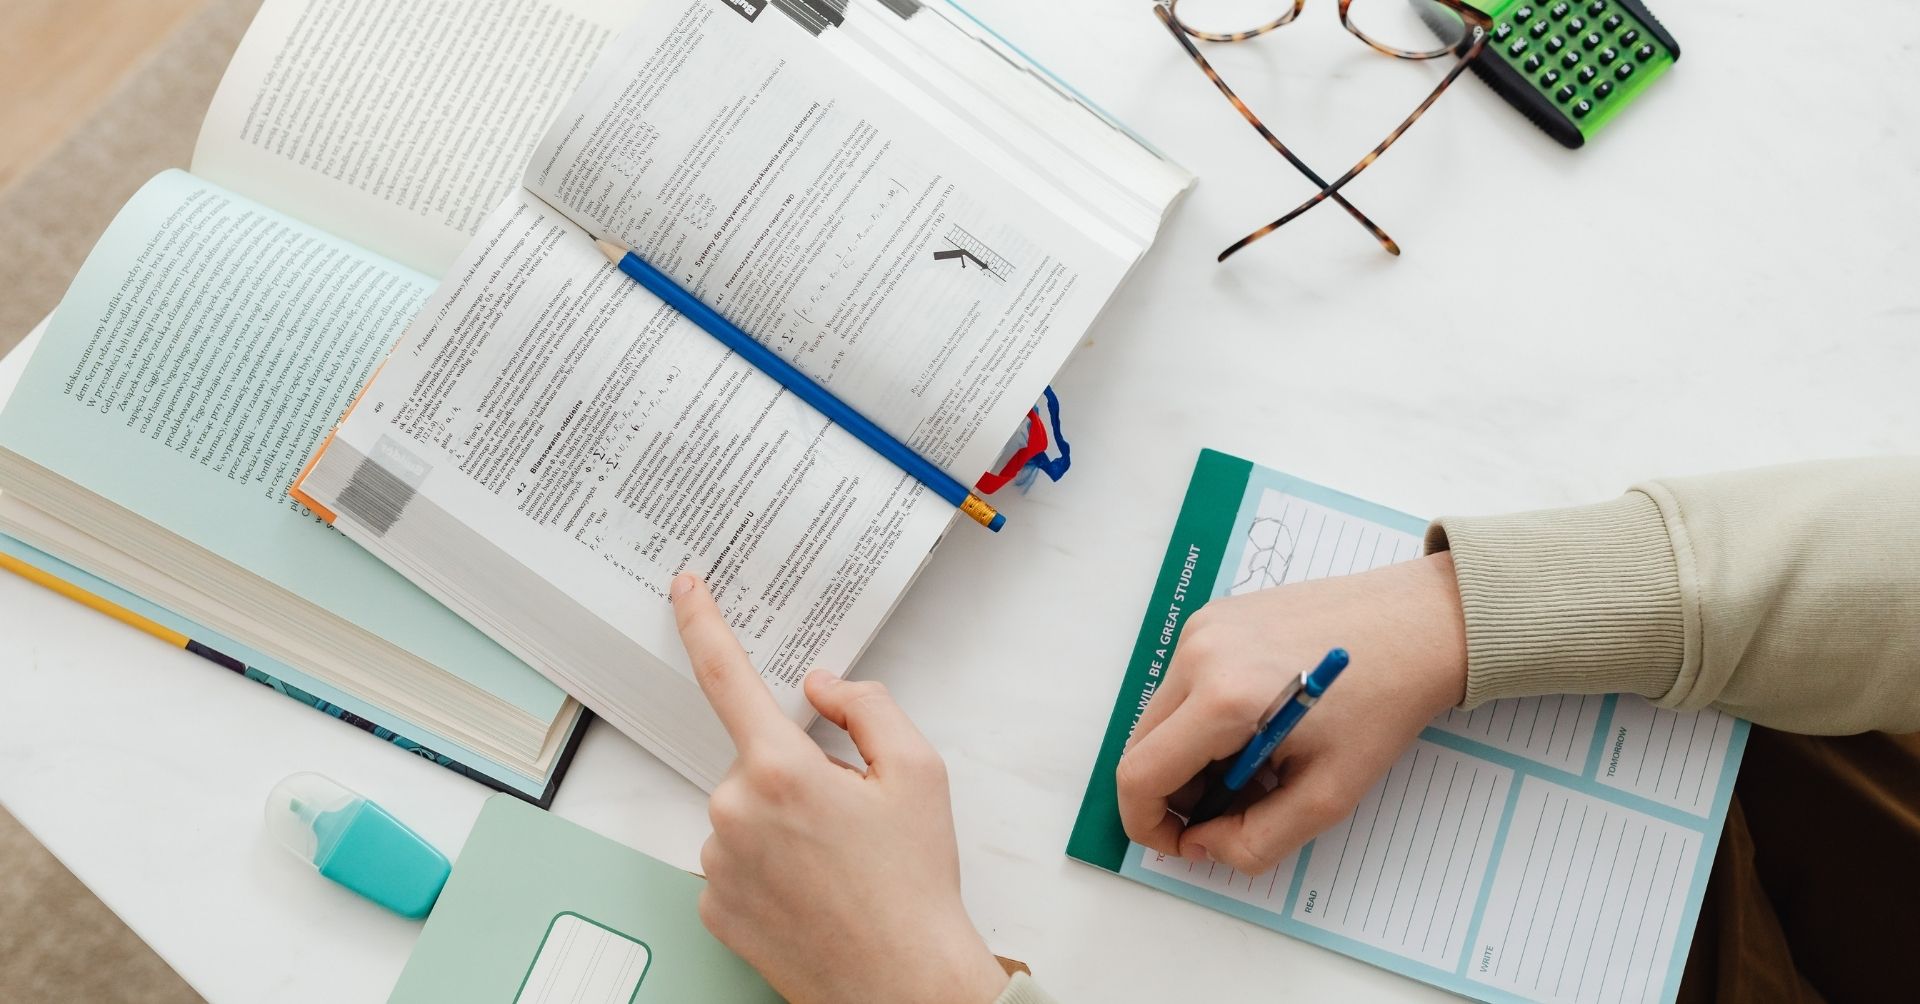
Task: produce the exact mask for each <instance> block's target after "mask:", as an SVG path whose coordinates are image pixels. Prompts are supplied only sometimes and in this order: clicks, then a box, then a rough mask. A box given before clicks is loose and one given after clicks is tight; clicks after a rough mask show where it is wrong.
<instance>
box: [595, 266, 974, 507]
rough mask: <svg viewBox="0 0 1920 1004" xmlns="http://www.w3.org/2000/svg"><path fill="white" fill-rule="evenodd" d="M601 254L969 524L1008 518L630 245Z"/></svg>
mask: <svg viewBox="0 0 1920 1004" xmlns="http://www.w3.org/2000/svg"><path fill="white" fill-rule="evenodd" d="M595 243H597V244H599V245H600V253H601V254H604V255H606V256H607V260H608V261H610V262H613V263H614V264H615V265H617V266H619V268H620V271H622V272H625V273H626V274H627V277H628V278H630V279H632V280H633V281H634V282H637V283H639V284H640V285H642V286H645V287H646V288H647V289H648V290H650V291H651V292H652V293H653V295H655V296H657V297H659V298H660V299H661V300H663V301H665V302H666V304H667V306H669V307H672V308H673V309H675V310H677V311H679V312H680V313H681V314H682V315H684V316H685V317H686V318H687V319H688V320H690V321H692V322H693V323H695V324H697V325H699V326H700V328H701V329H702V330H704V331H705V332H706V333H707V334H709V335H712V336H713V337H715V338H717V339H719V340H720V344H722V345H725V346H726V347H727V348H729V349H732V350H733V351H734V352H735V353H736V354H738V355H739V356H740V357H741V358H742V359H745V360H746V361H747V362H749V363H752V364H753V366H754V367H755V368H756V369H758V370H759V371H760V372H762V373H765V374H766V375H768V376H770V377H772V378H774V379H775V380H777V381H779V383H780V386H782V387H785V388H786V389H787V390H789V391H792V392H793V395H794V396H795V397H798V398H799V399H800V400H802V401H805V402H807V403H808V404H810V405H812V406H813V407H814V409H815V410H816V411H818V412H820V414H822V415H825V416H826V417H827V419H828V420H829V421H831V422H833V424H835V425H838V426H840V427H841V428H843V429H845V430H847V431H848V432H851V433H853V435H854V437H855V438H857V439H859V440H860V441H861V442H863V443H865V444H867V445H868V446H870V447H872V448H873V450H874V452H876V453H878V454H880V455H881V456H883V457H885V458H887V459H888V460H890V461H892V462H893V463H894V465H895V466H897V467H899V468H900V469H901V470H903V471H905V472H907V474H908V475H909V476H911V477H912V478H913V479H914V480H916V481H918V482H920V483H921V484H923V485H926V486H927V487H928V488H931V489H933V491H934V494H936V495H939V496H940V497H941V498H943V499H946V500H947V501H948V502H949V503H951V504H952V505H954V506H957V507H958V508H959V510H960V511H961V512H963V513H966V514H967V516H968V517H970V518H971V519H972V520H973V521H974V522H976V523H978V524H980V525H981V526H984V527H986V528H987V529H989V530H992V531H993V532H995V533H999V532H1000V528H1001V527H1003V526H1005V525H1006V523H1007V518H1006V517H1005V516H1002V515H1000V514H999V513H997V512H995V511H994V509H993V507H992V506H990V505H988V504H987V503H986V502H985V501H983V500H981V498H980V497H979V496H977V495H975V494H973V493H972V492H971V491H968V490H967V486H966V485H963V484H961V483H960V482H958V481H956V480H954V478H953V477H952V475H949V474H948V473H947V472H946V471H943V470H941V469H940V468H938V467H935V466H934V465H933V463H932V462H931V461H929V460H927V458H925V457H923V456H921V455H920V454H918V453H915V452H914V451H913V449H912V448H911V447H909V446H907V445H906V444H905V443H902V442H900V441H899V440H897V439H895V438H893V437H892V436H890V435H888V434H887V431H886V430H885V429H882V428H880V427H879V426H877V425H875V424H873V423H872V422H871V421H868V419H867V417H866V416H865V415H862V414H860V413H859V412H857V411H855V410H853V408H852V407H851V406H849V405H848V404H847V403H846V402H844V401H842V400H840V399H839V398H837V397H834V396H833V392H832V391H829V390H827V389H826V388H825V387H822V386H820V385H819V384H817V383H814V382H813V380H812V378H810V377H808V376H807V375H806V374H805V373H802V372H800V370H799V369H798V368H796V367H795V366H794V365H793V364H792V363H790V362H787V361H786V360H785V359H782V358H780V356H779V355H777V354H776V353H775V352H774V351H773V350H772V349H769V348H767V347H766V346H764V345H762V344H760V343H759V342H757V341H755V340H754V338H753V336H752V335H749V334H747V333H746V332H744V331H742V330H740V327H739V326H738V325H736V324H734V323H733V322H732V321H729V320H727V319H726V318H725V317H723V316H721V314H720V312H719V311H717V310H714V309H713V308H712V307H709V306H707V305H706V304H704V303H701V302H700V301H699V300H698V299H696V298H695V297H694V295H693V294H692V293H689V292H687V291H686V290H685V289H682V288H681V287H680V284H679V283H677V282H674V281H673V280H672V279H670V278H668V277H667V276H666V274H665V273H662V272H661V271H660V270H659V269H657V268H654V267H653V266H652V265H649V264H647V263H646V262H645V261H642V260H641V258H640V256H639V255H637V254H634V253H633V251H632V250H631V249H629V248H625V247H622V246H621V245H619V244H615V243H613V242H612V241H596V242H595Z"/></svg>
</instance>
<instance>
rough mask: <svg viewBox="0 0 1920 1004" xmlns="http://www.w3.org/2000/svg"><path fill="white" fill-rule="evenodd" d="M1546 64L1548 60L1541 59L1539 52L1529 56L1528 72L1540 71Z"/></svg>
mask: <svg viewBox="0 0 1920 1004" xmlns="http://www.w3.org/2000/svg"><path fill="white" fill-rule="evenodd" d="M1546 62H1547V61H1546V60H1544V59H1541V58H1540V54H1539V53H1537V52H1536V53H1534V54H1533V55H1531V56H1528V57H1527V63H1526V66H1527V72H1528V73H1532V72H1533V71H1535V70H1537V69H1539V68H1540V67H1542V66H1545V65H1546Z"/></svg>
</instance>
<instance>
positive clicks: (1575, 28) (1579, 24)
mask: <svg viewBox="0 0 1920 1004" xmlns="http://www.w3.org/2000/svg"><path fill="white" fill-rule="evenodd" d="M1586 30H1587V21H1586V19H1585V18H1579V17H1576V18H1574V19H1573V20H1571V21H1568V22H1567V34H1569V35H1578V34H1580V33H1581V32H1583V31H1586Z"/></svg>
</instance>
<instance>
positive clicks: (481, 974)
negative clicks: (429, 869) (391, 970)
mask: <svg viewBox="0 0 1920 1004" xmlns="http://www.w3.org/2000/svg"><path fill="white" fill-rule="evenodd" d="M705 885H706V882H705V880H703V879H701V878H700V877H699V876H697V875H691V874H688V873H687V872H683V871H681V870H679V869H677V868H674V867H673V866H671V865H667V864H664V863H662V862H659V861H656V860H654V859H653V858H650V857H648V856H646V855H645V854H642V853H640V852H639V851H636V850H633V849H632V848H629V847H626V846H624V845H622V844H619V843H616V842H615V841H612V840H608V839H607V838H605V837H602V836H600V835H598V834H596V833H593V832H591V831H588V830H586V829H583V828H581V827H579V826H576V825H574V824H573V823H569V822H567V821H566V820H564V819H561V818H559V817H557V816H554V815H551V814H549V813H546V812H543V811H541V810H539V809H536V808H534V807H532V806H530V805H527V804H525V803H522V802H519V801H516V800H514V799H512V798H509V797H505V796H495V797H493V798H491V799H488V800H487V804H486V806H485V807H484V808H482V809H481V811H480V819H479V821H478V822H476V823H475V824H474V827H473V833H472V835H471V836H469V837H468V838H467V845H466V847H465V849H463V850H462V851H461V852H460V859H459V860H458V861H457V862H455V864H454V868H453V877H452V878H451V879H449V880H448V881H447V886H446V889H445V890H444V891H443V892H441V894H440V901H439V902H438V903H437V904H435V906H434V908H433V913H432V914H431V915H429V916H428V917H427V926H426V930H425V931H423V932H421V935H420V942H419V944H418V945H417V946H415V948H414V951H413V957H412V958H411V959H409V960H408V961H407V968H406V970H405V971H404V972H402V973H401V974H400V983H399V985H398V986H396V987H395V988H394V991H393V996H392V997H391V998H390V1000H391V1001H392V1002H393V1004H452V1002H461V1004H480V1002H489V1001H499V1002H515V1004H545V1002H562V1001H564V1002H567V1004H668V1002H675V1004H702V1002H711V1004H755V1002H760V1001H766V1002H774V1001H778V1000H779V999H780V997H779V995H778V994H775V993H774V992H773V989H772V988H771V987H768V986H767V984H766V983H765V982H764V981H762V980H761V979H760V977H759V975H758V974H756V973H755V972H754V971H753V969H752V968H750V967H749V966H748V965H747V964H746V963H745V962H743V961H741V959H740V957H739V956H737V955H735V954H733V953H732V952H731V951H729V950H728V949H727V948H726V946H724V945H722V944H720V943H719V942H718V941H715V940H714V938H713V936H712V935H710V934H708V933H707V930H706V928H705V927H703V926H701V923H700V915H699V902H700V890H701V889H702V888H703V887H704V886H705Z"/></svg>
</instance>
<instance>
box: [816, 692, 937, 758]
mask: <svg viewBox="0 0 1920 1004" xmlns="http://www.w3.org/2000/svg"><path fill="white" fill-rule="evenodd" d="M806 690H807V700H809V701H812V702H813V706H814V708H815V709H816V710H818V711H819V712H820V716H821V717H822V718H825V719H826V720H827V721H830V722H832V723H833V724H835V725H838V726H839V727H841V728H842V729H845V730H846V732H847V735H848V736H850V737H852V739H853V744H854V746H856V747H858V748H859V750H860V756H861V758H862V759H864V760H866V761H867V766H868V768H869V773H872V774H885V773H909V772H918V771H923V770H927V769H929V768H939V767H940V754H939V753H937V752H935V751H934V748H933V744H932V743H929V742H927V738H926V736H923V735H921V734H920V729H919V728H918V727H916V726H915V725H914V724H913V720H912V719H910V718H908V717H907V713H906V712H905V711H903V710H901V709H900V705H898V704H895V703H894V701H893V698H892V696H890V695H889V694H888V693H887V688H886V687H884V686H882V685H881V684H879V683H876V682H874V681H872V680H862V681H859V682H853V681H849V680H842V679H840V678H839V677H836V676H834V675H833V674H832V673H828V672H825V671H823V670H818V669H816V670H814V671H813V672H811V673H808V674H807V680H806Z"/></svg>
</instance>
